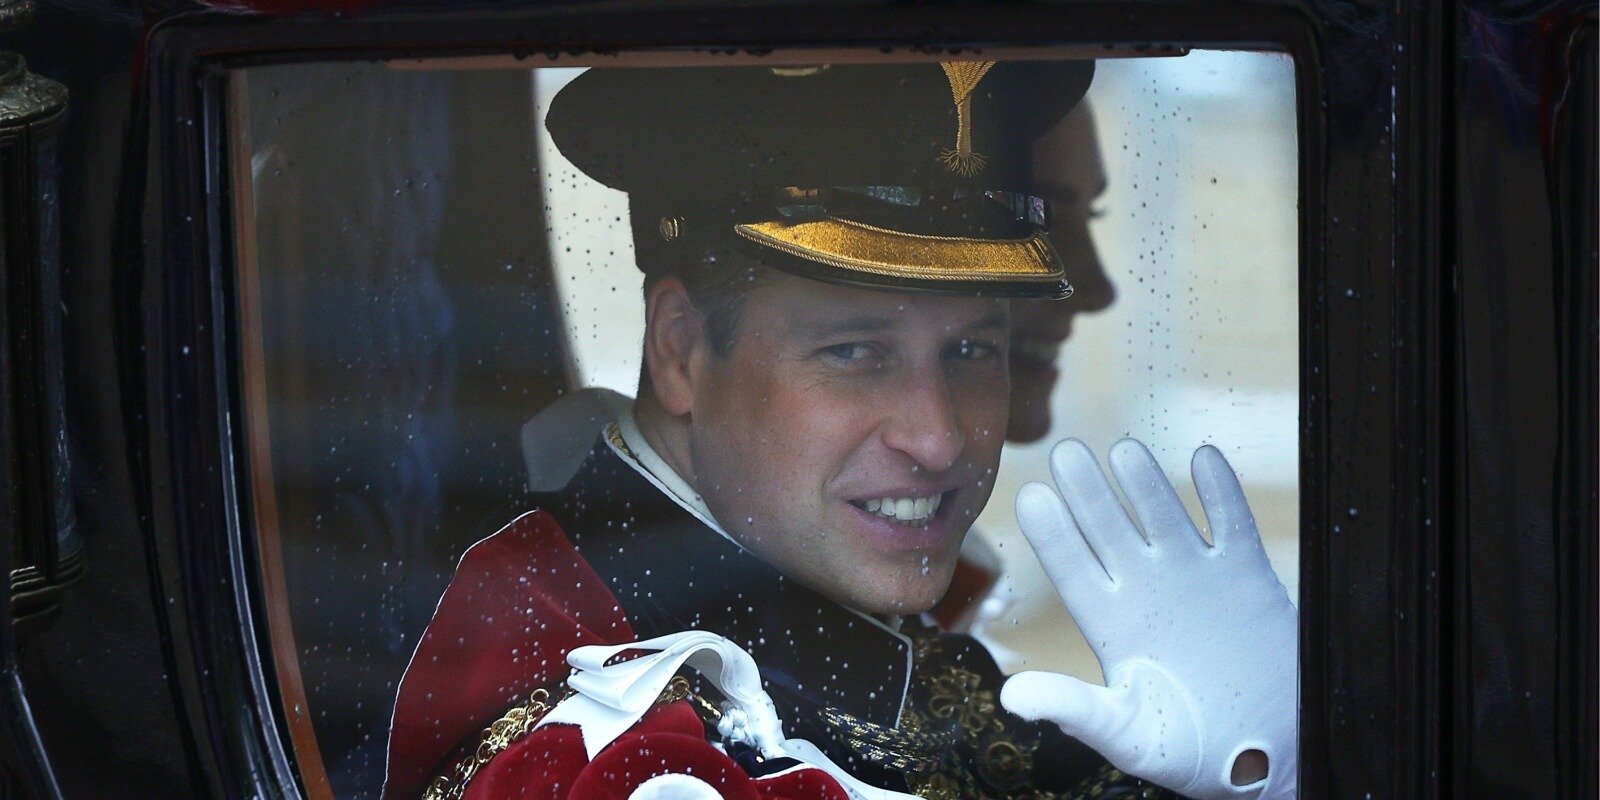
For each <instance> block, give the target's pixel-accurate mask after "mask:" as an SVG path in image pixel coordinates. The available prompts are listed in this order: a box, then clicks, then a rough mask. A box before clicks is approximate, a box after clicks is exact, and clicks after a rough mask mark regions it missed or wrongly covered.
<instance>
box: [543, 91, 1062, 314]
mask: <svg viewBox="0 0 1600 800" xmlns="http://www.w3.org/2000/svg"><path fill="white" fill-rule="evenodd" d="M1092 73H1093V64H1092V62H1067V61H1054V62H1038V61H1015V62H986V61H959V62H943V63H919V64H897V65H834V66H814V67H796V68H788V67H737V68H726V67H722V68H706V67H685V68H667V69H661V68H646V69H628V68H603V69H591V70H589V71H588V72H586V73H584V74H582V75H579V76H578V77H577V78H575V79H574V80H573V81H572V82H571V83H570V84H568V85H567V86H566V87H565V88H564V89H562V90H561V92H560V93H559V94H558V95H557V96H556V97H555V98H554V100H553V101H552V103H551V105H550V111H549V116H548V118H547V120H546V126H547V128H548V129H549V131H550V134H551V137H552V138H553V139H554V141H555V143H556V146H557V147H559V148H560V150H561V152H562V154H563V155H565V156H566V157H567V158H568V159H569V160H570V161H572V163H573V164H574V165H576V166H577V167H578V168H579V169H581V170H582V171H583V172H585V173H586V174H588V175H589V176H591V177H593V178H594V179H595V180H598V181H600V182H601V183H604V184H606V185H607V186H611V187H613V188H616V189H620V190H622V191H625V192H627V193H628V195H629V202H630V208H631V215H632V217H633V223H634V235H635V245H636V250H637V255H638V258H639V263H640V266H641V268H643V269H645V270H646V271H650V270H652V269H654V268H657V267H658V266H659V265H661V264H665V263H672V262H671V261H670V260H671V259H681V258H684V257H688V256H690V255H691V254H692V253H693V252H695V248H697V247H703V246H706V245H711V244H726V243H730V242H736V243H738V244H740V245H742V246H744V247H746V248H748V249H749V251H750V252H751V254H752V255H754V256H755V257H756V258H758V259H759V260H760V261H762V262H763V263H766V264H768V265H769V266H772V267H775V268H778V269H783V270H785V271H788V272H793V273H797V274H800V275H803V276H806V277H811V278H816V279H820V280H827V281H832V282H839V283H846V284H853V285H865V286H874V287H888V288H897V289H910V290H920V291H932V292H940V293H959V294H986V295H1014V296H1050V297H1061V296H1065V295H1066V294H1067V293H1069V292H1070V291H1071V288H1070V286H1069V285H1068V284H1067V283H1066V281H1065V278H1064V276H1063V274H1062V266H1061V263H1060V259H1059V258H1058V257H1057V256H1056V253H1055V251H1054V249H1053V248H1052V247H1051V245H1050V243H1049V241H1048V239H1046V238H1045V236H1044V231H1045V228H1046V227H1047V225H1048V211H1047V207H1046V205H1045V203H1044V201H1043V200H1042V199H1039V198H1037V197H1034V196H1032V195H1031V190H1032V187H1033V180H1032V163H1033V158H1032V146H1033V143H1034V141H1035V140H1036V139H1038V138H1039V137H1040V136H1041V135H1042V134H1044V133H1045V132H1046V131H1047V130H1049V129H1050V128H1051V127H1052V126H1054V125H1055V124H1056V123H1057V122H1059V121H1060V120H1061V119H1062V118H1063V117H1064V116H1066V114H1067V112H1069V111H1070V110H1071V109H1072V108H1073V107H1074V106H1075V105H1076V104H1077V103H1078V101H1079V100H1080V99H1081V98H1082V96H1083V93H1084V91H1085V90H1086V89H1087V87H1088V84H1089V79H1090V76H1091V75H1092Z"/></svg>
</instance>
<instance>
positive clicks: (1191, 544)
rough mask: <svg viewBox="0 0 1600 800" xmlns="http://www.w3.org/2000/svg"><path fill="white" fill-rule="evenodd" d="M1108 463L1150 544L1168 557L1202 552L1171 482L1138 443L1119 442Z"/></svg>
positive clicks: (1201, 542)
mask: <svg viewBox="0 0 1600 800" xmlns="http://www.w3.org/2000/svg"><path fill="white" fill-rule="evenodd" d="M1108 460H1109V461H1110V462H1111V472H1112V474H1114V475H1116V476H1117V483H1118V484H1120V485H1121V486H1122V493H1123V494H1124V495H1126V496H1127V498H1128V502H1129V503H1131V504H1132V505H1133V513H1134V514H1135V515H1136V516H1138V518H1139V524H1140V525H1143V526H1144V532H1145V536H1146V537H1147V538H1148V539H1149V540H1150V544H1152V545H1154V546H1155V547H1157V548H1160V549H1162V550H1164V551H1166V552H1168V553H1170V554H1177V555H1194V554H1199V553H1201V552H1203V549H1202V548H1204V547H1205V540H1204V539H1201V538H1200V531H1199V530H1197V529H1196V528H1195V527H1194V520H1192V519H1189V510H1188V509H1186V508H1184V507H1183V501H1182V500H1179V499H1178V493H1177V492H1176V491H1173V489H1172V482H1171V481H1168V480H1167V475H1166V473H1164V472H1162V471H1161V465H1160V464H1157V463H1156V459H1155V456H1152V455H1150V451H1149V450H1148V449H1146V448H1145V446H1144V445H1143V444H1142V443H1140V442H1138V441H1135V440H1133V439H1123V440H1122V441H1120V442H1117V443H1116V444H1114V445H1112V446H1111V457H1110V458H1109V459H1108Z"/></svg>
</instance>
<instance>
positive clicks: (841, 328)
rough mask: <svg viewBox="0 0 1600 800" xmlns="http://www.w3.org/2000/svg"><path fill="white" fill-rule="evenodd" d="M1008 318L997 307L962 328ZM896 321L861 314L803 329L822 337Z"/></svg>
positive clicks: (997, 324)
mask: <svg viewBox="0 0 1600 800" xmlns="http://www.w3.org/2000/svg"><path fill="white" fill-rule="evenodd" d="M1007 319H1008V316H1007V314H1006V311H1005V309H1002V308H996V309H994V310H992V311H990V312H989V313H987V314H984V315H983V316H981V317H979V318H977V319H975V320H973V321H972V322H970V323H968V324H967V325H965V326H964V327H962V328H961V330H965V331H977V330H994V329H998V328H1004V327H1005V326H1006V322H1007ZM896 323H897V320H896V319H894V318H893V317H885V316H879V315H876V314H861V315H857V316H852V317H844V318H842V319H837V320H826V321H820V322H817V323H814V324H813V323H807V324H806V325H804V326H802V328H801V330H802V331H803V332H804V334H805V335H807V336H810V337H813V338H819V339H820V338H826V337H829V336H838V335H840V334H856V333H879V332H882V331H886V330H890V329H892V328H894V327H895V326H896Z"/></svg>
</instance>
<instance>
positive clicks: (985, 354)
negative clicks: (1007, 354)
mask: <svg viewBox="0 0 1600 800" xmlns="http://www.w3.org/2000/svg"><path fill="white" fill-rule="evenodd" d="M999 352H1000V349H999V348H997V347H995V346H994V345H992V344H990V343H988V342H985V341H980V340H978V339H962V340H961V341H959V342H956V343H955V344H953V345H951V346H950V351H949V356H950V358H954V359H956V360H958V361H980V360H983V359H988V358H992V357H994V356H995V355H996V354H997V353H999Z"/></svg>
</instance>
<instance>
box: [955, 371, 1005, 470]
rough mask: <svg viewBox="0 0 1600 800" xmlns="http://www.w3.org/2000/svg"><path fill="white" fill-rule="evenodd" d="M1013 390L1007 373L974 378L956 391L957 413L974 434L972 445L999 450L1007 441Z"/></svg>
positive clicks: (968, 433)
mask: <svg viewBox="0 0 1600 800" xmlns="http://www.w3.org/2000/svg"><path fill="white" fill-rule="evenodd" d="M1012 393H1013V389H1012V385H1011V380H1010V376H1009V375H1008V374H1007V373H1005V372H1000V373H998V374H995V375H993V376H990V377H989V378H988V379H987V380H978V381H971V382H969V383H968V385H967V386H966V387H964V388H963V389H961V390H959V391H958V392H957V393H956V395H955V397H954V402H955V405H956V408H957V411H956V414H957V416H958V418H959V419H960V420H961V426H962V427H963V428H964V429H965V430H966V431H967V435H968V436H969V437H971V441H970V445H971V446H972V447H974V448H990V449H993V450H995V451H998V450H999V449H1000V445H1001V443H1002V442H1003V441H1004V440H1005V429H1006V421H1007V419H1008V417H1009V416H1010V410H1011V400H1012Z"/></svg>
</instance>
